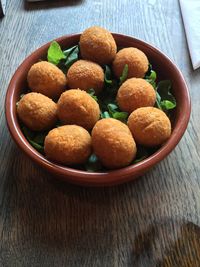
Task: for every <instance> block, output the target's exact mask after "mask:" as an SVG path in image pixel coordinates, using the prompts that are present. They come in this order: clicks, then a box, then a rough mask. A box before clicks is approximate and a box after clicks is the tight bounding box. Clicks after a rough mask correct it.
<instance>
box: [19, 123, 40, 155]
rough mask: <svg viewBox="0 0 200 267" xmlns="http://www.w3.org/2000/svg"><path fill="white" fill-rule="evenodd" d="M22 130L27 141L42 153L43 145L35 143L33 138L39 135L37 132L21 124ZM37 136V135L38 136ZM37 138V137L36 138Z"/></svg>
mask: <svg viewBox="0 0 200 267" xmlns="http://www.w3.org/2000/svg"><path fill="white" fill-rule="evenodd" d="M22 132H23V133H24V136H25V137H26V139H27V140H28V142H29V143H30V144H31V145H32V146H33V147H34V148H35V149H36V150H37V151H39V152H40V153H42V154H43V153H44V146H43V145H42V144H39V143H37V142H36V141H35V140H34V138H36V136H37V135H38V136H39V135H40V134H39V133H35V132H33V131H31V130H29V129H28V128H27V127H26V126H24V125H23V126H22ZM38 138H39V137H38ZM36 140H37V138H36ZM40 141H41V137H40Z"/></svg>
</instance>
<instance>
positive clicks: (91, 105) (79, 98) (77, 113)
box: [57, 89, 100, 130]
mask: <svg viewBox="0 0 200 267" xmlns="http://www.w3.org/2000/svg"><path fill="white" fill-rule="evenodd" d="M57 105H58V117H59V119H60V120H61V122H62V123H64V124H77V125H80V126H82V127H84V128H86V129H87V130H90V129H92V127H93V126H94V125H95V123H96V122H97V121H98V120H99V117H100V108H99V105H98V103H97V102H96V101H95V100H94V99H93V98H92V97H91V96H90V95H89V94H88V93H86V92H85V91H82V90H78V89H71V90H68V91H66V92H64V93H62V95H61V97H60V98H59V100H58V103H57Z"/></svg>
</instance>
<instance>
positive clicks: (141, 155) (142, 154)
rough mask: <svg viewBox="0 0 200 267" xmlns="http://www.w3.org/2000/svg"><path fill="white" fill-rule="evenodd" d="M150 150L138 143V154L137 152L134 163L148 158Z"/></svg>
mask: <svg viewBox="0 0 200 267" xmlns="http://www.w3.org/2000/svg"><path fill="white" fill-rule="evenodd" d="M149 154H150V153H149V152H148V150H147V148H145V147H143V146H140V145H138V146H137V154H136V159H135V160H134V161H133V164H135V163H138V162H140V161H142V160H144V159H146V158H147V157H148V156H149Z"/></svg>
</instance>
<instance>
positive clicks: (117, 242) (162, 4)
mask: <svg viewBox="0 0 200 267" xmlns="http://www.w3.org/2000/svg"><path fill="white" fill-rule="evenodd" d="M91 25H101V26H104V27H106V28H108V29H109V30H111V31H113V32H120V33H124V34H128V35H132V36H136V37H139V38H141V39H143V40H146V41H148V42H150V43H152V44H153V45H155V46H157V47H158V48H160V49H161V50H162V51H163V52H165V53H166V54H167V55H168V56H169V57H170V58H171V59H172V60H173V61H174V62H176V63H177V65H178V66H179V67H180V69H181V70H182V72H183V75H184V76H185V78H186V81H187V82H188V85H189V88H190V94H191V98H192V115H191V120H190V124H189V127H188V130H187V132H186V134H185V135H184V137H183V139H182V140H181V142H180V143H179V145H178V146H177V147H176V149H175V150H174V151H173V152H172V153H171V154H170V155H169V156H168V157H167V158H166V159H165V160H164V161H163V162H162V163H160V164H159V165H158V166H156V167H155V168H154V169H153V170H152V171H150V172H149V173H147V174H146V175H145V176H143V177H141V178H140V179H138V180H137V181H134V182H131V183H128V184H125V185H121V186H118V187H113V188H96V189H94V188H81V187H77V186H73V185H69V184H66V183H62V182H59V181H56V180H54V179H53V178H52V177H51V176H50V175H48V174H46V173H44V172H43V171H42V170H41V169H40V168H39V167H37V166H36V165H34V164H33V163H32V162H31V161H30V160H29V159H28V158H27V157H26V156H24V155H23V154H22V153H21V151H19V150H18V148H17V147H16V146H15V144H14V143H13V141H12V140H11V137H10V135H9V133H8V130H7V127H6V122H5V115H4V99H5V93H6V88H7V86H8V83H9V80H10V78H11V76H12V74H13V73H14V71H15V69H16V68H17V66H18V65H19V64H20V63H21V62H22V61H23V59H24V58H25V57H26V56H27V55H28V54H30V53H31V52H32V51H33V50H35V49H36V48H37V47H39V46H40V45H42V44H44V43H46V42H47V41H50V40H52V39H54V38H56V37H58V36H61V35H64V34H67V33H72V32H80V31H82V30H83V29H85V28H87V27H89V26H91ZM199 87H200V70H197V71H195V72H194V71H193V70H192V68H191V63H190V58H189V55H188V50H187V44H186V39H185V34H184V29H183V25H182V20H181V14H180V10H179V4H178V0H162V1H160V0H146V1H143V0H135V1H134V0H132V1H131V0H115V1H111V0H82V1H81V0H76V1H75V0H74V1H72V0H68V1H67V0H66V1H47V2H43V3H34V4H29V5H28V4H25V3H24V1H22V0H10V1H7V10H6V16H5V17H4V18H3V19H2V20H1V21H0V266H3V267H10V266H11V267H12V266H17V267H18V266H19V267H21V266H22V267H23V266H27V267H28V266H30V267H31V266H35V267H37V266H38V267H40V266H43V267H49V266H50V267H51V266H56V267H60V266H70V267H75V266H89V267H90V266H95V267H96V266H99V267H107V266H108V267H112V266H113V267H122V266H125V267H126V266H135V267H156V266H161V267H169V266H170V267H182V266H183V267H186V266H191V267H199V266H200V164H199V163H200V153H199V141H200V134H199V133H200V116H199V114H200V105H199V89H200V88H199Z"/></svg>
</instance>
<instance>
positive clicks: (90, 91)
mask: <svg viewBox="0 0 200 267" xmlns="http://www.w3.org/2000/svg"><path fill="white" fill-rule="evenodd" d="M87 93H88V94H89V95H90V96H91V97H92V98H93V99H94V100H95V101H97V102H98V98H97V96H96V95H95V91H94V89H93V88H90V89H89V90H88V91H87Z"/></svg>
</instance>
